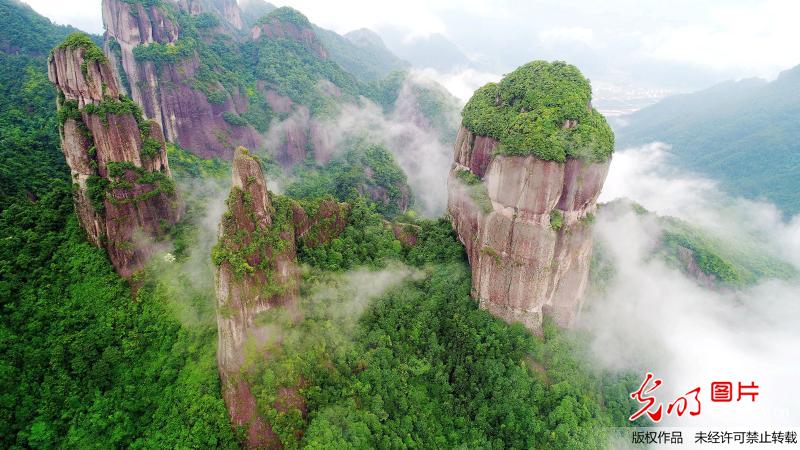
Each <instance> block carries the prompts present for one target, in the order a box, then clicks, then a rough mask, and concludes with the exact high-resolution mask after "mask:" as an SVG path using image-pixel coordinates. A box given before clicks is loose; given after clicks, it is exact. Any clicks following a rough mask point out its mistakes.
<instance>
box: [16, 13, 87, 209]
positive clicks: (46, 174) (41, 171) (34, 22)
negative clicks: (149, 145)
mask: <svg viewBox="0 0 800 450" xmlns="http://www.w3.org/2000/svg"><path fill="white" fill-rule="evenodd" d="M0 17H3V26H2V27H0V209H2V208H4V207H5V206H7V205H8V204H9V202H12V201H13V200H15V199H19V198H22V197H25V196H28V197H29V198H37V197H40V196H42V195H43V194H45V193H46V192H47V191H49V190H50V189H51V187H52V184H51V183H53V181H52V180H54V179H55V180H66V179H67V166H66V164H64V157H63V156H62V155H61V151H60V150H59V149H58V130H57V125H56V118H55V114H54V107H53V105H54V102H55V96H56V91H55V89H53V87H52V86H51V85H50V83H49V82H48V81H47V55H48V54H49V53H50V50H51V49H52V48H53V47H54V46H55V45H56V44H57V43H59V42H60V41H61V40H62V39H64V38H65V37H66V36H67V35H68V34H70V33H72V32H74V31H75V29H74V28H72V27H65V26H57V25H54V24H52V23H51V22H50V21H49V20H47V19H45V18H44V17H42V16H40V15H38V14H36V13H35V12H34V11H33V10H32V9H31V8H30V7H28V6H27V5H24V4H22V3H20V2H18V1H17V0H0Z"/></svg>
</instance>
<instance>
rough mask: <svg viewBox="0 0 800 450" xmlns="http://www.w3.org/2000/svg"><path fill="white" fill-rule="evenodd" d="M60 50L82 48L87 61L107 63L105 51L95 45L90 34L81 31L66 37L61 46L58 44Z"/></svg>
mask: <svg viewBox="0 0 800 450" xmlns="http://www.w3.org/2000/svg"><path fill="white" fill-rule="evenodd" d="M56 48H59V49H64V48H69V49H76V48H82V49H83V50H84V51H85V52H86V53H85V54H84V60H85V61H97V62H105V61H106V56H105V55H104V54H103V50H102V49H101V48H100V47H99V46H98V45H97V44H95V43H94V41H93V40H92V38H91V37H89V35H88V34H86V33H83V32H81V31H77V32H75V33H72V34H70V35H69V36H67V37H66V39H64V40H63V41H62V42H61V43H60V44H58V47H56Z"/></svg>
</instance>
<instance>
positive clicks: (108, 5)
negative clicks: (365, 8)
mask: <svg viewBox="0 0 800 450" xmlns="http://www.w3.org/2000/svg"><path fill="white" fill-rule="evenodd" d="M151 3H152V4H151ZM203 13H211V14H213V15H215V16H216V17H218V18H219V24H218V25H217V26H210V27H205V28H200V27H198V29H197V32H198V33H199V35H200V37H199V38H198V37H196V36H191V37H187V36H184V32H183V30H181V28H180V23H183V21H182V20H181V15H183V16H184V20H191V19H190V18H189V17H188V16H197V15H200V14H203ZM103 23H104V25H105V28H106V35H105V42H106V43H105V49H104V50H105V54H106V56H107V57H108V58H109V60H111V62H112V64H111V69H112V71H113V72H114V74H115V76H116V78H117V80H118V81H119V83H118V85H119V86H120V89H121V90H122V91H123V92H126V93H128V94H129V95H130V97H131V98H132V99H133V100H134V101H135V102H136V103H138V104H139V105H141V106H142V110H143V111H144V115H145V117H147V118H150V119H153V120H155V121H156V122H158V124H159V125H160V126H161V128H162V129H163V130H164V134H165V137H166V139H167V140H168V141H170V142H175V143H177V144H179V145H180V146H181V147H183V148H185V149H187V150H189V151H191V152H192V153H195V154H197V155H199V156H201V157H204V158H210V157H221V158H225V159H231V158H232V157H233V151H234V149H235V148H236V147H237V146H244V147H247V148H251V149H263V148H265V147H266V148H267V150H268V151H270V152H271V153H272V155H273V156H274V157H275V159H276V160H277V161H278V162H280V163H281V164H282V165H283V166H285V167H289V166H292V165H295V164H297V163H298V162H300V161H304V160H305V158H306V155H307V153H308V152H309V149H311V148H312V146H313V148H314V150H315V152H316V151H317V150H318V153H319V155H320V156H319V157H318V159H320V160H323V161H326V160H327V159H328V158H329V155H330V153H331V151H330V144H329V141H330V139H328V138H327V137H326V136H325V134H324V133H323V132H322V130H321V129H320V127H319V126H316V125H315V124H314V122H313V121H312V120H310V119H309V111H308V107H307V105H299V104H295V103H294V102H292V101H291V100H290V99H289V98H288V97H285V96H281V95H279V94H277V93H276V92H275V91H274V90H273V87H271V86H270V85H269V82H268V81H265V80H257V81H256V83H255V85H254V86H248V87H247V89H245V88H243V87H237V86H236V85H235V84H233V85H231V84H226V85H225V86H223V85H222V83H221V82H220V81H218V80H219V79H223V78H222V77H216V76H209V73H210V72H212V73H217V72H219V73H225V76H229V75H230V74H229V73H228V72H229V71H230V70H234V71H235V70H237V69H231V68H230V67H226V68H225V69H222V68H219V67H216V66H213V65H211V66H209V65H208V63H207V61H206V60H201V57H200V54H199V53H200V52H201V50H199V49H201V48H205V50H204V51H207V52H216V51H217V50H215V49H210V48H209V46H208V43H209V42H210V41H213V40H215V39H227V40H229V42H230V44H229V45H231V46H235V45H239V44H240V43H241V41H242V40H246V39H248V38H252V39H255V40H260V39H292V40H296V41H297V42H299V43H300V44H302V45H304V46H305V47H307V48H308V49H309V50H310V51H311V52H312V53H314V54H315V55H316V56H317V57H318V58H327V52H326V50H325V48H324V46H323V45H322V44H321V42H320V41H319V39H318V38H317V35H316V33H315V32H314V30H313V29H312V27H311V24H310V23H309V22H308V19H306V18H305V17H304V16H303V15H302V14H300V13H299V12H297V11H295V10H293V9H291V8H278V9H277V10H275V11H272V12H271V13H270V14H267V15H266V16H264V17H263V18H262V20H260V21H259V23H258V25H255V26H254V27H253V28H252V29H251V30H250V34H249V35H248V34H247V33H242V32H241V31H240V29H241V27H242V19H241V12H240V10H239V6H238V5H237V2H236V0H177V5H170V4H162V3H158V2H129V1H126V0H103ZM251 63H252V64H257V61H252V62H251ZM234 76H235V75H234ZM248 76H249V75H248ZM329 84H330V83H329ZM320 85H321V86H322V85H324V83H321V84H320ZM245 90H246V91H247V92H245ZM331 95H333V94H331ZM265 105H269V106H265ZM250 108H256V109H258V110H259V113H256V115H255V117H256V119H253V117H254V116H250V119H251V120H246V119H243V115H247V114H246V113H247V112H248V110H249V109H250ZM262 109H263V111H262ZM270 109H272V111H270ZM270 112H274V113H277V116H278V118H279V119H285V120H278V121H275V122H273V123H272V124H270V123H269V122H268V120H267V119H268V118H269V115H270ZM251 114H252V113H251ZM262 119H263V120H264V123H261V122H260V120H262ZM252 120H255V122H256V123H257V125H256V126H253V122H252ZM317 146H319V149H317ZM315 156H317V155H315Z"/></svg>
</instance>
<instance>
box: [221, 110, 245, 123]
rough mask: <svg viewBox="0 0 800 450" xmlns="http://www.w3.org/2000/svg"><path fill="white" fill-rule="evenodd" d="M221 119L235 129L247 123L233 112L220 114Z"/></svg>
mask: <svg viewBox="0 0 800 450" xmlns="http://www.w3.org/2000/svg"><path fill="white" fill-rule="evenodd" d="M222 118H223V119H225V122H228V123H229V124H231V125H233V126H235V127H243V126H246V125H247V121H246V120H244V119H243V118H242V116H240V115H238V114H236V113H235V112H231V111H225V112H223V113H222Z"/></svg>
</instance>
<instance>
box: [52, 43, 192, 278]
mask: <svg viewBox="0 0 800 450" xmlns="http://www.w3.org/2000/svg"><path fill="white" fill-rule="evenodd" d="M48 75H49V78H50V81H52V82H53V83H54V84H55V85H56V87H57V88H58V92H59V98H58V114H59V118H60V120H61V129H60V132H61V149H62V151H63V152H64V156H65V157H66V160H67V164H68V165H69V167H70V171H71V173H72V179H73V182H74V184H75V185H76V190H75V194H74V198H75V210H76V212H77V214H78V218H79V220H80V223H81V225H82V226H83V228H84V229H85V230H86V234H87V236H88V238H89V240H91V241H92V242H93V243H94V244H95V245H98V246H102V247H105V249H106V250H107V251H108V255H109V258H110V259H111V262H112V263H113V265H114V267H115V268H116V270H117V272H119V273H120V275H122V276H125V277H128V276H130V275H131V274H132V273H134V272H135V271H136V270H138V269H139V268H141V267H142V265H143V264H144V262H145V261H146V259H147V257H148V256H149V255H150V254H151V253H152V251H153V248H154V246H153V245H152V242H150V241H151V239H152V237H154V236H157V235H159V234H161V233H162V232H163V227H164V225H169V224H174V223H175V222H177V221H178V220H179V218H180V215H181V205H180V203H179V201H178V196H177V194H176V192H175V183H174V181H173V180H172V177H171V174H170V170H169V164H168V162H167V154H166V146H165V144H164V136H163V134H162V133H161V128H160V127H159V126H158V124H157V123H155V122H151V121H145V120H144V119H143V118H142V114H141V110H140V109H139V107H138V106H137V105H136V104H135V103H133V102H132V101H131V100H130V99H127V98H126V97H124V96H122V95H120V90H119V87H118V85H117V83H116V80H115V78H114V76H113V73H112V71H111V69H110V67H109V65H108V63H107V61H106V59H105V57H104V56H103V53H102V51H101V50H100V48H99V47H97V46H96V45H95V44H94V43H93V42H92V41H91V39H90V38H89V37H88V36H86V35H84V34H82V33H76V34H73V35H71V36H69V37H68V38H67V39H66V40H65V41H64V42H63V43H62V44H61V45H59V46H58V47H56V48H55V49H54V50H53V53H52V55H51V57H50V60H49V67H48Z"/></svg>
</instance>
